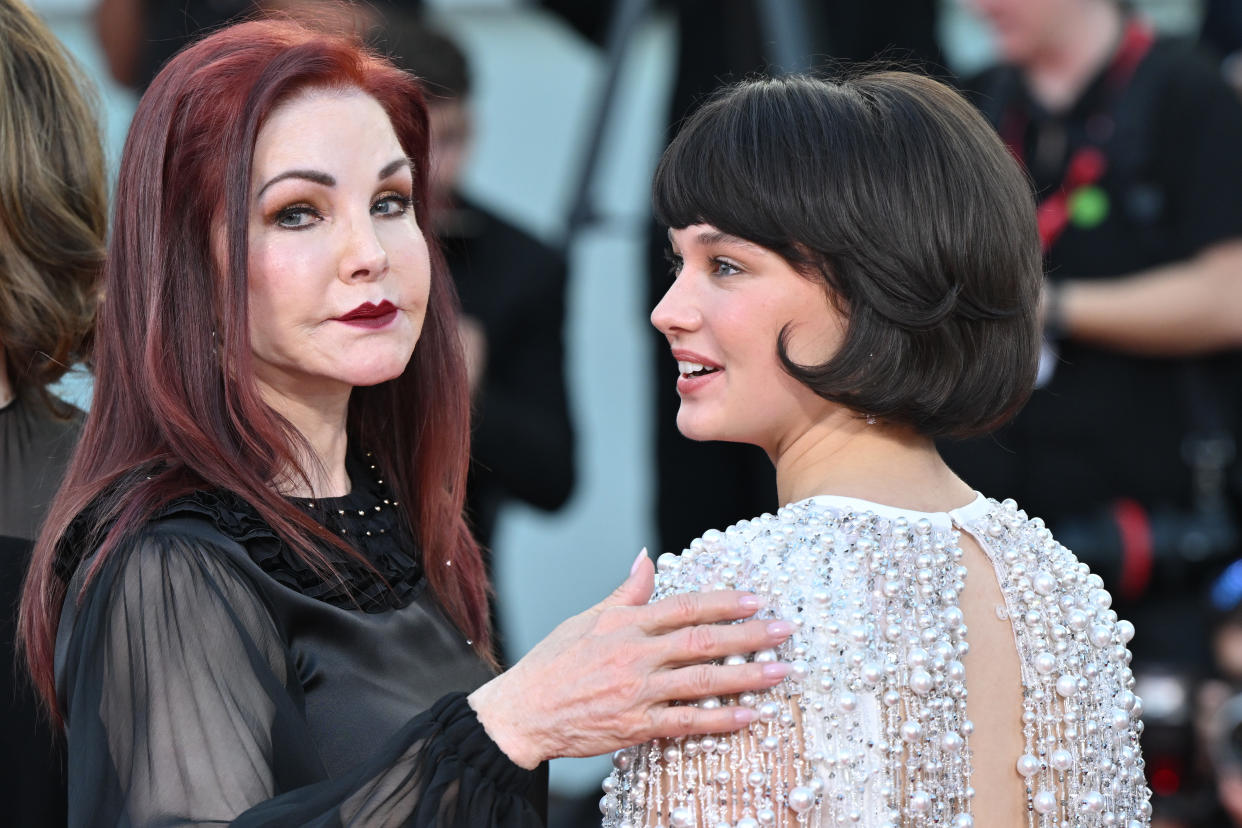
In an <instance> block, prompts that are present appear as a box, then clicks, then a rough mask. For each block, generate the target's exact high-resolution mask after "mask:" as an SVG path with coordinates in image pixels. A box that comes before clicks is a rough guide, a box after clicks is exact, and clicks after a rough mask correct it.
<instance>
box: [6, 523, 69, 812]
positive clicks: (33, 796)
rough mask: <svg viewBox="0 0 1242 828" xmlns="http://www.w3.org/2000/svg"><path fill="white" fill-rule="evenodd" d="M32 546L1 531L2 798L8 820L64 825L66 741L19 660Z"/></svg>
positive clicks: (23, 539)
mask: <svg viewBox="0 0 1242 828" xmlns="http://www.w3.org/2000/svg"><path fill="white" fill-rule="evenodd" d="M30 549H31V543H30V541H28V540H26V539H25V538H7V537H2V536H0V609H2V610H3V612H2V613H0V669H2V670H3V679H2V680H0V744H2V745H4V751H3V752H0V801H2V802H4V814H5V820H6V821H7V823H8V824H10V825H20V826H30V828H39V827H40V826H58V825H64V824H65V818H66V810H65V806H66V799H65V753H64V751H65V743H64V739H62V738H59V735H58V734H55V733H53V731H52V728H51V727H50V726H49V724H48V722H47V720H46V718H45V717H43V716H42V714H41V711H40V710H39V705H38V703H37V701H36V699H35V694H34V689H33V688H32V687H31V685H30V680H29V679H28V678H27V677H26V675H25V672H24V671H21V670H20V668H19V664H20V662H18V660H17V653H16V647H15V642H16V640H17V637H16V636H17V602H18V599H19V598H20V596H21V588H22V579H23V578H25V576H26V567H27V566H28V565H29V564H30Z"/></svg>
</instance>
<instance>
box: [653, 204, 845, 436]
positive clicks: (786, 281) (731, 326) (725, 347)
mask: <svg viewBox="0 0 1242 828" xmlns="http://www.w3.org/2000/svg"><path fill="white" fill-rule="evenodd" d="M669 240H670V242H671V244H672V249H673V256H674V261H675V268H674V270H675V278H674V280H673V284H672V285H671V286H670V287H669V289H668V292H667V293H665V294H664V298H663V299H661V300H660V303H659V304H658V305H656V308H655V310H654V311H652V312H651V323H652V324H653V325H655V326H656V328H658V329H659V330H660V332H661V333H663V334H664V335H665V337H667V338H668V342H669V345H670V346H671V348H672V352H673V357H674V359H676V360H677V362H678V377H677V392H678V394H679V395H680V396H681V409H680V410H679V411H678V413H677V427H678V429H679V430H680V431H681V433H682V434H684V435H686V436H687V437H689V438H691V439H693V440H727V441H730V442H742V443H753V444H755V445H758V446H761V447H762V448H764V449H765V450H766V451H767V452H768V454H769V455H773V456H774V455H775V454H776V453H778V452H779V451H780V450H781V448H782V447H783V446H785V445H787V444H788V442H789V441H791V440H792V439H794V438H796V437H797V435H798V434H799V433H800V432H801V431H802V430H804V429H806V428H807V427H809V426H810V425H811V424H813V423H814V422H817V421H818V420H819V419H821V418H822V417H824V416H825V415H826V414H827V413H829V412H830V411H831V410H832V409H833V408H835V405H834V404H833V403H830V402H828V401H826V400H824V399H823V398H822V397H820V396H819V395H817V394H815V393H814V392H813V391H811V390H810V389H809V388H807V387H806V386H804V385H803V384H802V383H800V382H798V381H797V380H795V379H794V378H793V377H791V376H789V374H788V373H787V372H786V371H785V369H784V366H782V365H781V362H780V358H779V357H778V356H777V350H776V346H777V341H778V338H779V337H780V332H781V330H782V328H784V327H785V326H788V327H789V339H788V353H789V356H790V358H791V359H793V361H794V362H796V363H798V364H800V365H809V364H813V365H818V364H821V363H823V362H824V361H826V360H827V359H828V358H830V357H831V356H832V355H833V354H835V353H836V351H837V349H838V348H839V347H840V344H841V340H842V336H843V334H844V326H845V321H844V319H843V317H842V315H841V314H840V313H839V312H838V311H837V310H836V309H835V308H834V307H833V305H832V303H831V302H830V300H829V298H828V294H827V291H826V290H825V289H824V286H823V284H822V283H820V282H818V281H815V280H812V279H808V278H806V277H804V276H802V275H801V274H799V273H798V272H797V271H795V270H794V269H793V268H792V267H791V266H790V265H789V263H788V262H786V261H785V260H784V259H783V258H781V257H780V256H779V255H777V254H776V253H774V252H772V251H771V250H768V249H767V248H764V247H760V246H758V245H756V244H754V243H752V242H748V241H745V240H744V239H739V238H736V237H734V236H730V235H727V234H725V233H722V232H721V231H719V230H717V229H716V228H715V227H712V226H711V225H708V224H697V225H692V226H690V227H684V228H682V229H680V230H671V231H669ZM700 366H701V367H702V369H705V370H700Z"/></svg>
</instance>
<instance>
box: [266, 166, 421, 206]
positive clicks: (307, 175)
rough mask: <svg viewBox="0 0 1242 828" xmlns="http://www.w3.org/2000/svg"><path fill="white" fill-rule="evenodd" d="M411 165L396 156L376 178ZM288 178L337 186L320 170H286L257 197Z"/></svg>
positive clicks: (275, 177)
mask: <svg viewBox="0 0 1242 828" xmlns="http://www.w3.org/2000/svg"><path fill="white" fill-rule="evenodd" d="M409 166H410V159H408V158H396V159H394V160H392V161H389V162H388V163H387V164H385V165H384V166H383V167H381V168H380V171H379V175H377V176H376V177H375V178H376V180H378V181H383V180H384V179H385V178H387V177H388V176H390V175H392V174H393V173H395V172H397V170H400V169H401V168H403V167H409ZM286 178H301V179H303V180H305V181H310V182H311V183H314V184H320V185H322V186H324V187H335V186H336V179H335V178H333V177H332V176H330V175H328V174H327V173H326V172H321V171H319V170H285V171H284V172H282V173H280V174H279V175H274V176H272V177H271V178H270V179H268V182H267V183H266V184H264V185H263V186H262V187H260V188H259V192H257V193H255V198H258V197H259V196H261V195H263V193H264V192H266V191H267V188H268V187H271V186H272V185H273V184H276V183H277V182H279V181H284V180H285V179H286Z"/></svg>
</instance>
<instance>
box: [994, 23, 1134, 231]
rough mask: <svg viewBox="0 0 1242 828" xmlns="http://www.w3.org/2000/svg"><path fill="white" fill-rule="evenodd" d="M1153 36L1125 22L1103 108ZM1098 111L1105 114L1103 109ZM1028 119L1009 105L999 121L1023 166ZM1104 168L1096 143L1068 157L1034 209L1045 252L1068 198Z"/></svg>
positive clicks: (1065, 214)
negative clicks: (1060, 176)
mask: <svg viewBox="0 0 1242 828" xmlns="http://www.w3.org/2000/svg"><path fill="white" fill-rule="evenodd" d="M1155 39H1156V36H1155V33H1154V32H1153V31H1152V30H1151V28H1150V27H1148V26H1146V25H1145V24H1143V23H1140V22H1139V21H1137V20H1131V21H1130V22H1129V23H1127V24H1126V30H1125V34H1124V35H1122V38H1121V44H1120V45H1119V46H1118V48H1117V53H1116V54H1114V55H1113V59H1112V62H1111V63H1110V64H1109V67H1108V72H1107V74H1106V75H1105V78H1104V84H1105V90H1106V94H1107V103H1106V108H1111V105H1112V104H1113V103H1115V101H1116V98H1117V96H1118V94H1119V93H1120V92H1121V91H1122V89H1124V88H1125V85H1126V84H1127V83H1129V81H1130V78H1131V77H1133V76H1134V71H1135V70H1136V69H1137V68H1138V65H1139V64H1140V63H1141V62H1142V61H1143V58H1144V57H1146V56H1147V52H1148V51H1149V50H1150V49H1151V45H1152V43H1153V42H1155ZM1097 114H1098V115H1106V113H1104V112H1101V113H1097ZM1093 117H1094V116H1093ZM1110 120H1111V119H1110ZM1029 122H1030V116H1029V115H1027V113H1026V112H1025V111H1023V110H1020V109H1018V108H1013V107H1011V108H1010V109H1009V110H1008V111H1007V112H1006V113H1005V116H1004V118H1003V119H1002V121H1001V124H1000V134H1001V138H1003V139H1004V141H1005V143H1006V144H1008V146H1009V151H1010V152H1012V153H1013V155H1014V157H1015V158H1017V159H1018V161H1019V162H1021V163H1023V164H1024V165H1025V157H1024V155H1025V154H1024V152H1023V143H1024V142H1025V138H1026V128H1027V125H1028V123H1029ZM1105 140H1107V139H1105ZM1101 143H1102V142H1101ZM1107 170H1108V157H1107V156H1106V155H1105V154H1104V151H1103V150H1102V149H1101V148H1100V147H1099V146H1096V145H1093V144H1087V145H1086V146H1083V147H1079V148H1078V149H1077V150H1075V151H1074V154H1073V155H1071V156H1070V159H1069V162H1068V163H1067V164H1066V165H1065V177H1064V178H1063V179H1062V180H1061V183H1060V185H1058V186H1057V187H1056V189H1054V190H1053V191H1052V192H1051V193H1049V194H1048V195H1047V196H1045V197H1044V199H1043V200H1042V201H1040V202H1039V206H1038V208H1037V210H1036V219H1037V221H1038V224H1039V239H1040V241H1041V242H1042V244H1043V249H1044V252H1045V253H1047V252H1048V250H1049V249H1050V248H1051V247H1052V245H1053V244H1055V243H1056V240H1057V239H1058V238H1060V236H1061V234H1062V233H1063V232H1065V228H1066V227H1068V226H1069V223H1070V199H1071V198H1072V197H1073V195H1074V193H1075V192H1077V191H1079V190H1082V189H1083V188H1085V187H1091V186H1094V185H1095V184H1097V183H1099V181H1100V180H1101V179H1102V178H1103V177H1104V173H1105V172H1106V171H1107Z"/></svg>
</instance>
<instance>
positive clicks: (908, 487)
mask: <svg viewBox="0 0 1242 828" xmlns="http://www.w3.org/2000/svg"><path fill="white" fill-rule="evenodd" d="M774 460H775V464H776V488H777V494H778V496H779V498H780V502H781V504H786V503H793V502H796V501H799V500H805V499H806V498H808V497H815V496H817V495H841V496H846V497H853V498H858V499H860V500H867V501H871V502H873V503H880V504H885V505H889V506H894V507H897V508H902V509H909V510H911V511H917V512H947V511H950V510H952V509H956V508H958V507H960V506H962V505H964V504H966V503H969V502H970V501H971V500H972V499H973V498H974V492H973V490H972V489H971V488H970V487H969V486H967V485H966V483H964V482H963V481H962V480H961V478H959V477H958V476H957V475H956V474H954V473H953V471H952V470H950V469H949V467H948V465H947V464H946V463H945V462H944V460H942V459H941V457H940V453H939V452H938V451H937V450H936V446H935V443H934V442H933V441H932V440H931V439H930V438H928V437H923V436H921V435H919V434H917V433H915V432H914V431H912V430H910V429H906V428H899V427H894V426H889V425H886V424H884V423H880V422H877V423H875V424H868V423H867V422H866V420H865V419H863V418H860V417H858V416H857V415H856V414H854V413H853V412H849V411H845V410H841V411H837V412H834V413H833V414H830V415H829V416H828V417H826V418H824V419H823V420H821V421H819V422H817V423H815V424H814V425H812V426H811V427H810V428H808V429H807V430H806V431H805V432H803V433H802V434H800V435H799V436H798V437H797V438H796V439H794V440H791V441H790V442H789V443H788V445H786V446H784V447H782V448H781V449H780V450H779V451H777V452H776V453H775V455H774Z"/></svg>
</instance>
